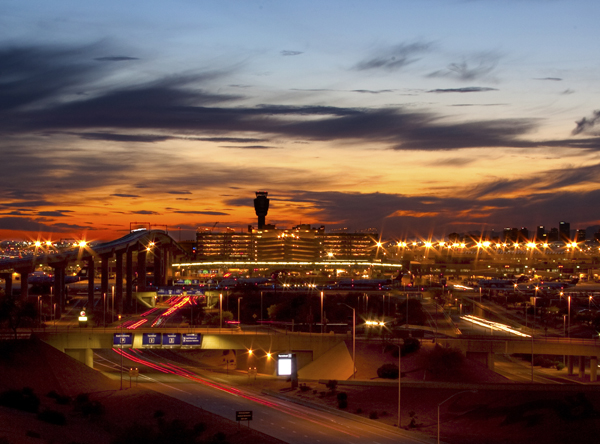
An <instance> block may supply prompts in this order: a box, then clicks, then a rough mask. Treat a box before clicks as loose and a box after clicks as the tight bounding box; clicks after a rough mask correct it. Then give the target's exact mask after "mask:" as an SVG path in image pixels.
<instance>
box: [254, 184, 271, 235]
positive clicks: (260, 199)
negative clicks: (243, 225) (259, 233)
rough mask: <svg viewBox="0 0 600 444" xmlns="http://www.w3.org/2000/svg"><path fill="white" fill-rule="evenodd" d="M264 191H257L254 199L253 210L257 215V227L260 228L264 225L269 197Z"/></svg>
mask: <svg viewBox="0 0 600 444" xmlns="http://www.w3.org/2000/svg"><path fill="white" fill-rule="evenodd" d="M268 194H269V193H267V192H266V191H257V192H256V199H254V210H255V211H256V215H257V216H258V229H259V230H262V229H263V228H264V227H265V217H266V216H267V213H268V212H269V199H268V198H267V195H268Z"/></svg>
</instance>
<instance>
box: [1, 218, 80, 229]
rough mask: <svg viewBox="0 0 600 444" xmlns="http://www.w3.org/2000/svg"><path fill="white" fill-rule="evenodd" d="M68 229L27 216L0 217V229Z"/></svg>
mask: <svg viewBox="0 0 600 444" xmlns="http://www.w3.org/2000/svg"><path fill="white" fill-rule="evenodd" d="M69 229H70V227H56V226H55V225H52V224H46V223H42V222H39V221H37V220H35V219H31V218H27V217H0V230H12V231H17V232H18V231H34V232H53V231H54V232H56V231H67V230H69Z"/></svg>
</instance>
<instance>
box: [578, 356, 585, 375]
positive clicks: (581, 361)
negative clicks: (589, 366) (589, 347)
mask: <svg viewBox="0 0 600 444" xmlns="http://www.w3.org/2000/svg"><path fill="white" fill-rule="evenodd" d="M579 377H580V378H582V379H583V378H584V377H585V356H580V357H579Z"/></svg>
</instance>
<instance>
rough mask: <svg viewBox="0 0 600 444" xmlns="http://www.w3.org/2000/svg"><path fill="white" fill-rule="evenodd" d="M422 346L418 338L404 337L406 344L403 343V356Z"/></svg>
mask: <svg viewBox="0 0 600 444" xmlns="http://www.w3.org/2000/svg"><path fill="white" fill-rule="evenodd" d="M420 348H421V342H420V341H419V340H418V339H417V338H413V337H408V338H404V345H402V347H401V349H402V356H406V355H408V354H410V353H414V352H417V351H419V349H420Z"/></svg>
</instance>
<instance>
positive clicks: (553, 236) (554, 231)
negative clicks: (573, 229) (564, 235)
mask: <svg viewBox="0 0 600 444" xmlns="http://www.w3.org/2000/svg"><path fill="white" fill-rule="evenodd" d="M546 238H547V239H548V242H558V228H550V231H549V232H548V236H547V237H546Z"/></svg>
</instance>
